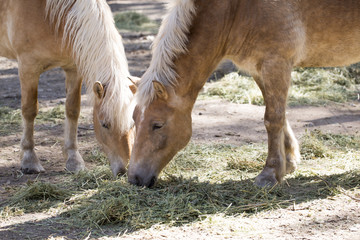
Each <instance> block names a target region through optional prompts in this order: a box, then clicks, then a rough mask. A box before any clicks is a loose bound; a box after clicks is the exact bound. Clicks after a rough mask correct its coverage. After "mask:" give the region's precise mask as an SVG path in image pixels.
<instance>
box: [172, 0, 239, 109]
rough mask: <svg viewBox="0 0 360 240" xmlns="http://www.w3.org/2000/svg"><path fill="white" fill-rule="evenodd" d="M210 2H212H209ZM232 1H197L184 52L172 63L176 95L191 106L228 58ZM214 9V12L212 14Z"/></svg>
mask: <svg viewBox="0 0 360 240" xmlns="http://www.w3.org/2000/svg"><path fill="white" fill-rule="evenodd" d="M210 1H212V0H210ZM232 2H233V1H216V0H215V1H212V3H208V2H205V1H197V14H196V16H195V17H194V19H193V24H192V27H191V29H190V33H189V36H188V44H187V51H186V52H185V53H184V54H182V55H180V56H178V58H177V59H176V60H175V64H174V65H175V70H176V73H177V76H178V78H177V82H178V84H177V88H176V94H177V95H180V96H186V97H189V98H190V99H191V100H192V102H193V103H194V102H195V100H196V97H197V95H198V93H199V91H200V90H201V88H202V87H203V86H204V84H205V82H206V81H207V79H208V78H209V77H210V75H211V73H212V72H213V71H214V70H215V68H216V67H217V65H218V64H219V63H220V61H221V60H222V59H223V58H224V57H225V56H226V55H227V49H226V45H227V41H228V36H229V32H230V29H231V23H232V21H231V20H230V21H227V20H228V18H231V16H229V15H230V14H229V9H231V4H233V3H232ZM214 9H216V11H214Z"/></svg>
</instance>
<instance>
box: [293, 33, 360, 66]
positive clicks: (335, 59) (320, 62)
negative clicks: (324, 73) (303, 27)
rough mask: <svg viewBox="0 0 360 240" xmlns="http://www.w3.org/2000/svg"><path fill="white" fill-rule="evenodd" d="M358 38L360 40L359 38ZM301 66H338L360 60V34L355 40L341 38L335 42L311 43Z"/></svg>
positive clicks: (299, 64)
mask: <svg viewBox="0 0 360 240" xmlns="http://www.w3.org/2000/svg"><path fill="white" fill-rule="evenodd" d="M357 39H358V40H357ZM305 51H306V54H304V58H303V59H302V60H301V61H300V62H299V63H297V64H296V65H297V66H299V67H338V66H347V65H350V64H353V63H357V62H359V61H360V34H359V36H358V37H355V38H354V40H349V39H343V38H339V39H338V40H337V41H334V42H323V43H317V44H315V43H310V44H307V46H306V50H305Z"/></svg>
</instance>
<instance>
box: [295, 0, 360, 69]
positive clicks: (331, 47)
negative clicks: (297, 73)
mask: <svg viewBox="0 0 360 240" xmlns="http://www.w3.org/2000/svg"><path fill="white" fill-rule="evenodd" d="M300 4H301V6H300V9H301V10H300V11H301V13H302V14H301V16H302V21H303V27H304V30H305V33H306V41H305V45H304V49H303V56H302V59H301V61H298V64H296V65H298V66H305V67H308V66H310V67H312V66H314V67H333V66H344V65H349V64H352V63H356V62H359V61H360V24H359V23H360V1H352V0H343V1H331V0H324V1H307V0H302V1H300Z"/></svg>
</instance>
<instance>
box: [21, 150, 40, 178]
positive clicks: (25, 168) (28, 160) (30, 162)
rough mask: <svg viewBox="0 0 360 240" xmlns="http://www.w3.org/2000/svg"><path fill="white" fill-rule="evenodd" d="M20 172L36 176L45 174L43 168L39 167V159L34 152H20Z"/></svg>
mask: <svg viewBox="0 0 360 240" xmlns="http://www.w3.org/2000/svg"><path fill="white" fill-rule="evenodd" d="M20 170H21V172H22V173H24V174H38V173H41V172H45V169H44V168H43V166H41V164H40V161H39V159H38V158H37V156H36V154H35V152H34V150H27V151H24V152H22V160H21V168H20Z"/></svg>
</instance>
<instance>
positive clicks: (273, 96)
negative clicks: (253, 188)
mask: <svg viewBox="0 0 360 240" xmlns="http://www.w3.org/2000/svg"><path fill="white" fill-rule="evenodd" d="M290 76H291V65H290V64H289V63H288V62H287V61H285V60H276V59H274V60H270V61H264V63H263V65H262V67H261V80H262V81H259V80H257V81H259V82H258V85H259V86H260V89H262V91H263V96H264V100H265V105H266V109H265V117H264V123H265V127H266V130H267V133H268V156H267V159H266V164H265V168H264V169H263V170H262V172H261V173H260V174H259V175H258V176H257V177H256V179H255V184H256V185H258V186H261V187H264V186H268V185H270V186H272V185H275V184H276V183H277V182H281V181H282V178H283V177H284V175H285V174H286V165H287V164H286V155H285V153H286V147H285V145H286V144H285V142H289V143H290V142H291V141H292V140H293V139H292V138H290V137H289V136H290V135H289V134H290V132H292V131H291V128H289V129H290V130H289V129H286V127H287V126H286V118H285V109H286V99H287V93H288V89H289V85H290Z"/></svg>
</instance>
